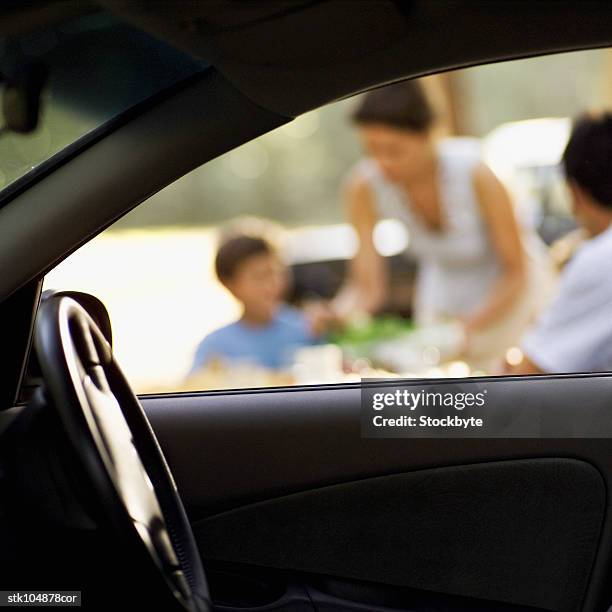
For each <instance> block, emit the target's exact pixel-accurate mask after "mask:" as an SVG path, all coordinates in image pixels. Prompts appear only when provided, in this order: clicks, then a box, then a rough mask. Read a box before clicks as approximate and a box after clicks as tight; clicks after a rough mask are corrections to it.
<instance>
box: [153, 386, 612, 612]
mask: <svg viewBox="0 0 612 612" xmlns="http://www.w3.org/2000/svg"><path fill="white" fill-rule="evenodd" d="M481 383H482V381H480V383H479V382H477V381H473V383H471V382H470V381H467V382H465V383H462V384H467V385H469V384H481ZM419 384H421V385H423V384H435V383H430V382H426V383H424V382H420V383H419ZM488 384H489V385H491V386H490V387H489V388H491V389H494V388H495V387H496V386H498V387H499V388H500V389H501V388H502V387H501V385H503V393H501V394H498V395H496V396H495V397H496V398H498V400H497V401H496V403H495V405H494V406H492V408H491V409H492V410H493V409H494V410H495V411H496V412H498V413H499V414H501V415H502V416H503V415H504V414H505V413H508V414H510V413H511V412H512V411H513V410H516V406H517V405H520V406H522V407H525V406H526V407H529V406H530V399H529V398H530V397H531V398H532V399H531V402H532V404H531V405H533V406H535V402H539V403H540V405H541V406H543V407H544V408H546V407H547V406H550V407H551V409H552V408H553V407H554V406H558V405H560V404H563V405H564V406H567V407H573V408H572V409H575V410H577V411H581V412H582V413H584V419H585V421H588V420H590V419H591V418H592V417H593V415H597V414H599V415H601V414H602V411H603V412H604V413H605V412H606V411H607V409H608V408H609V406H610V403H611V402H610V400H611V399H612V377H610V376H605V375H592V376H590V375H584V376H577V377H571V376H557V377H555V376H551V377H546V378H543V377H537V378H512V379H498V380H490V381H488ZM544 384H545V389H546V393H545V394H542V393H540V391H541V390H542V389H544V387H543V385H544ZM587 390H588V396H587V395H586V392H587ZM586 397H588V401H587V400H586V399H583V398H586ZM536 398H537V399H536ZM142 401H143V405H144V406H145V410H146V411H147V414H148V416H149V418H150V419H151V421H152V424H153V427H154V429H155V430H156V432H157V434H158V437H159V440H160V443H161V444H162V447H163V448H164V451H165V452H166V455H167V457H168V461H169V463H170V465H171V467H172V469H173V472H174V474H175V477H176V479H177V483H178V486H179V489H180V491H181V494H182V496H183V498H184V499H185V503H186V505H187V508H188V512H189V515H190V518H191V521H192V524H193V526H194V529H195V532H196V536H197V538H198V542H199V545H200V547H201V552H202V554H203V556H204V558H205V559H206V561H207V563H208V565H209V567H215V564H217V563H222V564H225V566H226V567H227V566H229V567H230V573H231V572H234V573H235V575H236V576H245V575H248V574H249V571H250V570H245V569H244V568H243V567H241V566H244V567H247V568H255V570H256V571H259V572H261V571H263V572H264V577H265V579H266V580H269V581H270V582H271V583H278V582H279V581H280V582H281V583H282V584H283V585H284V586H285V587H286V588H285V590H284V591H283V588H280V591H282V593H281V595H279V592H278V589H276V590H274V589H273V590H272V591H273V592H274V593H275V594H276V595H277V596H278V597H277V599H276V603H278V604H279V605H280V606H281V607H276V608H274V607H272V608H268V607H263V608H261V606H260V608H261V609H294V608H292V607H291V605H292V604H291V605H289V607H287V608H283V606H284V605H286V602H284V603H283V596H285V595H286V593H288V592H289V593H294V594H295V593H296V592H297V593H300V594H301V593H303V589H306V591H307V592H308V594H309V597H310V599H311V600H312V601H315V602H318V603H316V604H315V605H316V609H319V610H321V609H329V610H332V609H334V610H336V609H337V610H353V609H360V608H358V607H355V606H359V605H362V606H363V605H365V606H366V608H363V609H369V610H375V609H379V610H384V609H385V607H384V605H383V604H384V601H386V600H388V599H389V598H391V600H392V601H393V602H395V603H394V604H393V605H394V609H406V610H407V609H414V610H418V609H434V610H444V609H449V610H458V609H475V606H476V605H484V606H485V608H484V609H498V608H497V607H496V606H502V605H511V606H519V607H520V609H548V610H558V611H570V610H595V609H600V607H601V606H602V605H605V604H607V603H608V599H607V598H608V597H609V593H608V591H607V582H606V578H607V572H608V570H609V566H608V557H609V554H610V549H609V545H608V541H609V539H610V530H611V525H610V516H609V499H608V494H607V491H608V487H609V480H610V475H611V474H612V456H611V453H610V449H611V448H612V445H611V443H610V441H609V440H607V439H605V438H599V439H596V438H592V439H589V438H578V437H576V438H565V439H563V438H514V439H512V438H508V439H460V438H455V439H368V438H362V437H361V433H360V410H361V394H360V388H359V386H354V385H345V386H342V385H339V386H328V387H312V388H303V387H302V388H287V389H270V390H259V391H236V392H223V393H221V392H219V393H201V394H176V395H165V396H148V397H147V396H146V397H144V398H142ZM236 568H237V569H236ZM279 572H280V574H279ZM284 573H288V574H289V578H287V577H286V576H285V574H284ZM279 576H281V577H280V578H279ZM330 581H332V583H333V584H334V585H335V586H334V588H329V584H330ZM214 582H215V581H214V580H211V583H212V584H213V585H214ZM322 584H324V585H325V586H323V587H322V586H321V585H322ZM338 585H344V586H340V587H338ZM347 585H348V586H347ZM367 585H374V586H373V587H372V588H374V591H375V593H376V594H375V595H374V596H373V599H370V600H368V597H369V595H368V593H369V592H370V591H368V590H367ZM363 589H366V591H365V592H364V591H363ZM376 589H378V591H377V590H376ZM396 589H399V590H400V594H399V595H397V596H396V595H395V590H396ZM213 591H214V589H213ZM346 591H348V592H349V593H350V597H345V596H344V595H343V594H345V592H346ZM391 594H393V596H391ZM213 595H214V593H213ZM339 595H340V596H339ZM317 597H318V598H319V600H320V601H319V600H317ZM440 597H447V598H448V597H450V598H451V599H453V598H454V601H451V603H435V600H436V598H440ZM419 598H420V601H422V602H425V603H423V604H422V606H424V607H420V608H419V607H418V605H417V604H416V603H415V604H414V606H416V607H412V608H411V607H410V606H411V605H413V603H412V602H417V601H419ZM465 598H467V600H468V601H470V602H471V603H470V604H469V605H467V607H466V604H465V603H464V602H463V600H464V599H465ZM247 599H248V598H247ZM364 601H367V603H364ZM338 602H340V603H338ZM398 602H401V604H398ZM475 602H477V603H475ZM482 602H494V603H489V604H486V603H482ZM273 604H274V602H268V604H266V605H273ZM419 605H420V604H419ZM334 606H335V607H334ZM351 606H353V607H351ZM376 606H378V607H376ZM401 606H404V607H401ZM427 606H429V607H427ZM432 606H433V607H432ZM444 606H446V607H444ZM461 606H463V607H461ZM243 607H244V606H243ZM251 608H252V609H259V608H257V607H253V606H251ZM219 609H223V608H219ZM227 609H231V607H230V608H227ZM499 609H503V608H499ZM510 609H516V608H515V607H511V608H510Z"/></svg>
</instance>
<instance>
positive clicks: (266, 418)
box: [0, 0, 612, 612]
mask: <svg viewBox="0 0 612 612" xmlns="http://www.w3.org/2000/svg"><path fill="white" fill-rule="evenodd" d="M75 20H76V21H77V22H79V23H81V24H83V23H87V24H89V25H88V26H87V27H85V26H83V29H82V30H80V29H78V28H77V27H76V26H70V27H68V26H66V25H65V24H67V23H75ZM79 20H81V21H79ZM105 20H106V21H105ZM92 23H93V24H106V23H110V24H111V25H112V27H111V30H112V35H109V36H106V37H105V36H104V35H103V31H105V30H104V27H106V26H103V25H95V27H94V26H91V24H92ZM96 28H97V29H96ZM111 30H109V31H111ZM41 32H43V33H45V32H46V33H49V32H53V36H55V37H60V34H59V33H61V36H64V35H65V36H67V37H68V36H73V39H74V40H76V39H78V40H79V42H78V44H79V45H82V46H80V47H74V48H72V50H70V49H69V50H68V51H63V52H57V53H55V52H53V53H51V52H50V53H49V54H48V55H45V53H46V51H44V49H43V51H40V52H37V54H38V56H40V57H42V58H47V59H48V61H47V65H46V71H47V74H46V77H45V78H46V80H47V81H48V82H51V83H52V85H53V87H57V88H58V89H57V90H58V91H61V92H62V93H61V95H64V96H67V99H69V98H70V96H75V97H78V96H79V95H80V93H79V92H80V91H81V90H82V91H83V92H85V94H86V96H85V97H86V98H87V104H88V105H89V106H88V107H87V109H89V110H88V111H87V112H89V111H91V113H93V114H92V115H91V116H89V118H88V115H87V112H85V111H83V126H84V127H83V128H82V130H81V133H79V134H77V135H76V136H74V138H73V137H72V136H70V140H69V141H68V142H65V143H61V145H58V147H57V150H55V151H51V152H50V154H49V155H48V157H47V158H46V159H43V160H39V161H37V163H35V164H33V165H32V167H31V168H30V167H28V168H25V167H23V168H19V169H15V171H14V176H13V175H11V176H13V178H12V179H11V180H10V181H8V182H6V181H5V182H4V186H3V188H2V190H1V191H0V232H1V237H2V239H1V240H0V258H1V260H2V261H3V266H2V274H0V329H1V330H2V338H3V351H2V357H1V359H0V363H1V364H2V370H3V372H2V376H1V377H0V394H1V398H2V401H1V404H0V585H2V590H9V589H13V590H14V591H18V590H22V591H23V590H33V591H42V590H45V591H58V590H66V591H68V590H71V591H72V590H74V591H81V593H82V604H81V605H82V607H85V608H86V609H92V610H93V609H100V610H108V609H110V607H111V606H113V607H120V608H122V609H123V608H125V609H126V610H127V609H129V610H168V611H170V610H189V611H191V612H205V611H208V610H219V611H226V612H230V611H234V612H237V611H239V610H242V611H253V612H255V611H259V610H261V611H264V610H269V611H283V610H288V611H296V612H299V611H305V612H306V611H317V612H332V611H335V612H341V611H365V610H368V611H378V612H390V611H392V610H404V611H415V612H416V611H422V612H423V611H434V610H435V611H448V612H450V611H460V610H483V611H484V610H487V611H492V610H499V611H515V610H516V611H518V610H525V611H527V610H533V611H536V610H538V611H549V612H551V611H554V612H578V611H585V612H587V611H593V612H595V611H605V610H608V609H612V579H611V578H612V506H611V502H610V499H609V495H608V493H609V491H608V487H609V486H612V443H611V441H610V439H609V438H606V437H603V436H600V435H599V433H598V432H597V431H595V430H593V429H591V430H588V431H587V433H586V434H585V435H582V436H580V437H578V436H574V435H572V434H571V433H568V435H567V436H566V437H562V436H558V437H520V436H519V437H512V436H508V437H495V438H491V437H489V438H487V437H480V438H479V437H460V436H457V437H449V438H439V437H438V438H409V439H408V438H399V437H397V438H393V439H389V438H384V439H383V438H375V437H363V436H362V431H361V420H360V414H361V408H362V390H363V388H364V387H366V386H368V385H373V384H379V383H372V382H367V381H364V382H341V383H334V384H331V383H329V384H318V385H294V386H291V387H287V386H276V387H269V388H234V389H225V390H210V389H205V390H197V391H196V390H193V391H182V390H180V391H179V390H177V391H168V392H151V393H137V392H136V391H135V390H134V386H133V385H131V384H130V380H129V376H126V374H124V373H123V370H122V368H121V363H120V360H118V359H117V358H116V355H115V354H114V353H113V346H114V345H115V344H117V342H118V332H117V328H116V327H115V326H113V321H112V317H111V315H110V314H109V312H111V309H110V308H109V309H107V307H106V305H105V304H104V303H103V302H104V300H102V299H101V298H100V296H97V295H92V294H91V293H88V292H86V291H83V290H82V288H81V287H71V288H68V289H62V290H55V291H54V290H49V289H45V287H43V282H44V278H45V276H47V275H48V274H50V273H51V272H52V271H53V270H54V269H55V268H56V267H57V266H58V265H59V264H60V263H61V262H62V261H64V260H66V259H67V258H69V257H70V255H71V254H73V253H75V252H76V251H78V249H79V248H80V247H82V246H83V245H86V244H87V243H89V242H90V241H91V240H92V239H94V238H95V237H96V236H97V235H98V234H100V233H101V232H103V231H104V230H105V229H106V228H108V227H109V226H111V225H112V224H113V223H115V222H116V221H117V220H119V219H121V218H122V217H124V216H125V215H127V214H128V213H129V212H130V211H132V210H133V209H135V208H136V207H138V206H139V205H140V204H142V203H144V202H145V201H146V200H147V199H148V198H149V197H150V196H152V195H153V194H155V193H157V192H159V191H160V190H162V189H163V188H165V187H166V186H168V185H170V184H171V183H173V182H175V181H177V180H178V179H180V178H181V177H183V176H185V175H187V174H188V173H190V172H191V171H192V170H194V169H196V168H198V167H200V166H202V165H204V164H206V163H207V162H209V161H211V160H213V159H215V158H217V157H219V156H221V155H223V154H224V153H227V152H230V151H232V150H234V149H236V148H237V147H239V146H240V145H243V144H244V143H247V142H250V141H252V140H253V139H255V138H257V137H259V136H261V135H263V134H266V133H268V132H271V131H272V130H274V129H276V128H279V127H280V126H283V125H290V122H292V121H293V120H295V119H296V118H297V117H299V116H301V115H303V114H305V113H307V112H309V111H313V110H315V109H319V108H321V107H324V106H326V105H329V104H331V103H333V102H337V101H341V100H345V99H348V98H350V97H351V96H354V95H356V94H359V93H362V92H364V91H367V90H371V89H373V88H377V87H379V86H382V85H385V84H388V83H392V82H395V81H400V80H405V79H410V78H416V77H424V76H426V75H433V74H436V73H440V72H444V71H448V70H456V69H460V68H467V67H471V66H477V65H485V64H487V65H494V64H496V63H498V62H504V61H507V60H516V59H520V58H531V57H538V56H544V55H552V54H558V53H563V52H573V51H580V50H589V49H604V48H606V47H612V4H610V3H608V2H598V1H590V0H589V1H585V2H581V3H575V2H565V1H552V0H543V1H541V2H520V1H513V0H511V1H504V0H491V1H488V2H471V1H468V0H453V1H449V2H428V1H425V0H414V1H409V2H401V1H399V0H398V1H394V0H378V1H356V2H343V1H337V0H314V1H313V0H286V1H284V2H276V1H268V0H264V1H261V2H244V1H241V0H211V1H206V2H193V1H182V0H181V1H178V2H174V3H170V2H165V1H158V0H154V1H151V2H144V1H141V0H101V1H96V2H93V1H91V2H90V1H89V0H88V1H84V2H70V1H68V2H50V1H45V0H37V1H36V2H8V3H6V5H5V8H3V11H2V13H1V14H0V38H1V39H2V42H3V46H2V48H3V51H2V55H1V56H0V72H1V73H2V82H3V84H4V87H5V97H6V98H7V99H8V95H7V94H8V92H9V88H10V87H13V88H15V92H16V96H17V97H18V95H23V96H25V99H26V102H25V103H24V104H25V108H26V110H23V108H22V107H19V109H20V111H23V113H25V115H24V116H25V117H26V118H28V117H29V118H30V119H31V118H32V117H35V116H36V114H37V111H32V110H31V108H30V107H31V106H32V104H33V105H34V107H36V106H37V104H38V103H39V102H40V103H41V104H42V103H44V100H45V99H44V97H43V98H42V99H41V100H39V99H38V98H37V97H36V95H34V97H33V98H32V95H33V94H32V89H34V90H37V88H38V90H40V88H41V87H43V85H42V80H37V79H38V77H37V76H36V75H38V74H39V73H38V72H35V73H32V72H31V71H30V72H28V71H25V72H23V73H21V72H18V69H15V72H11V70H13V69H14V66H15V65H16V60H15V58H16V57H17V58H19V57H22V56H21V55H19V54H18V53H17V52H16V51H15V49H18V48H19V49H21V50H22V51H23V49H27V48H28V47H27V46H26V44H25V43H24V42H23V41H29V43H28V44H30V47H29V48H33V46H34V45H35V44H36V45H38V44H41V45H42V44H46V43H45V42H44V41H45V40H47V39H45V38H44V37H41V36H39V34H40V33H41ZM58 32H59V33H58ZM91 32H93V34H92V33H91ZM73 39H71V40H73ZM41 41H43V42H41ZM151 41H159V44H160V45H161V44H163V50H158V48H157V47H156V46H155V45H156V44H157V42H156V43H155V44H154V43H152V42H151ZM17 43H19V44H17ZM75 44H76V43H75ZM115 47H116V49H115ZM75 49H78V51H75ZM113 49H115V50H113ZM132 51H133V53H134V56H136V54H137V53H138V54H139V55H138V61H139V62H140V64H138V65H139V68H138V71H136V72H129V71H127V69H126V72H125V74H123V75H122V74H118V73H115V72H113V71H112V70H108V71H106V73H104V71H101V72H99V73H98V72H96V71H91V70H88V69H87V68H84V69H83V70H82V71H79V70H76V68H74V66H75V65H77V64H78V62H77V61H76V59H74V60H73V59H72V57H76V54H81V53H82V57H83V58H84V60H83V63H82V65H83V66H85V67H87V65H88V64H87V61H85V60H86V59H87V58H95V57H99V54H105V53H108V54H109V57H111V56H112V54H115V55H114V57H116V58H121V57H122V55H121V54H126V58H127V54H129V53H132ZM20 53H21V52H20ZM62 53H63V54H62ZM71 54H73V55H71ZM26 55H27V54H26ZM31 55H32V54H30V56H31ZM30 56H29V57H30ZM125 62H126V65H127V63H128V60H127V59H126V60H125ZM17 64H18V62H17ZM78 65H79V66H81V64H78ZM91 65H92V66H93V65H94V64H91ZM96 65H97V64H96ZM135 65H136V64H135ZM71 67H72V68H71ZM149 67H150V70H149ZM17 68H19V66H18V67H17ZM28 70H30V68H28ZM13 74H18V77H15V78H12V77H11V75H13ZM32 74H34V76H32ZM24 75H25V76H24ZM574 76H575V75H571V74H570V75H568V83H569V84H570V86H571V83H572V78H573V77H574ZM20 78H22V79H23V80H22V81H20V80H19V79H20ZM138 78H141V81H142V83H141V84H139V85H138V86H136V85H135V86H134V87H127V86H126V90H128V89H129V95H127V94H126V96H124V97H123V98H121V97H120V96H118V95H117V97H113V96H114V92H113V90H112V87H113V84H114V86H116V87H117V89H120V88H121V87H120V86H119V83H122V82H123V81H121V79H125V83H128V82H130V83H131V80H138ZM54 79H55V80H54ZM23 83H25V85H23ZM32 83H34V85H32ZM37 84H38V85H37ZM96 84H99V85H100V87H106V86H108V87H110V88H111V90H110V91H111V93H112V95H110V96H109V97H108V100H110V102H108V100H107V101H106V102H105V104H106V106H105V104H103V103H102V102H100V95H99V91H98V90H97V89H96V87H97V85H96ZM58 95H60V94H58ZM28 96H30V97H28ZM11 99H13V100H14V99H15V97H13V98H11ZM3 103H4V114H5V119H4V121H5V123H7V127H6V128H5V129H6V130H11V129H12V130H14V131H19V130H26V131H27V129H28V128H24V127H23V125H24V121H22V122H21V124H20V123H19V121H18V119H19V117H18V116H16V115H15V111H14V110H13V111H12V110H11V106H10V101H9V102H6V100H4V101H3ZM15 104H17V103H15ZM83 108H85V107H83ZM28 109H29V110H28ZM91 109H94V110H91ZM94 111H95V112H94ZM32 113H33V114H32ZM91 117H95V127H93V128H90V127H88V126H89V125H90V124H89V123H87V121H90V120H91ZM11 119H12V120H13V123H11ZM27 123H28V122H27V121H25V124H27ZM91 125H94V124H93V123H92V124H91ZM79 129H80V128H79ZM3 131H4V130H3ZM2 137H3V135H2V134H0V139H1V138H2ZM7 146H9V145H7ZM0 147H2V143H1V142H0ZM1 150H2V151H4V149H1ZM7 150H8V151H9V152H8V153H6V154H5V153H2V163H3V164H4V158H5V157H6V156H9V159H10V155H11V153H10V151H11V150H12V149H10V146H9V148H8V149H7ZM9 165H10V164H8V163H7V167H6V168H4V166H3V167H2V172H3V173H4V174H6V175H7V176H9V170H10V171H13V170H12V169H11V168H9ZM334 266H335V267H334ZM334 266H332V267H331V268H330V269H331V270H332V273H330V274H331V276H330V277H329V278H327V277H326V278H327V281H326V282H327V284H325V285H324V287H323V288H322V289H321V292H320V293H321V294H322V295H324V296H325V295H326V292H327V293H328V294H329V295H332V294H333V293H334V292H335V291H336V289H337V287H338V285H339V283H340V281H339V278H340V277H341V275H342V270H343V267H342V266H343V264H342V262H336V263H335V264H334ZM312 269H313V266H311V267H310V268H309V267H308V266H306V265H305V264H297V265H296V266H295V267H294V276H295V279H296V284H295V286H294V287H293V291H294V295H293V297H292V298H291V299H293V300H295V301H298V300H299V299H300V295H304V294H308V292H309V291H310V290H311V286H310V285H309V283H310V280H311V279H312V278H313V272H312ZM314 269H315V270H316V269H317V268H316V266H314ZM91 274H92V275H93V274H95V271H94V270H91ZM402 274H403V276H402ZM406 274H408V277H406ZM413 274H414V270H413V269H411V270H408V272H406V271H405V270H403V271H402V270H399V271H397V275H398V277H401V278H403V279H405V278H411V276H410V275H413ZM315 276H316V273H315ZM406 282H408V281H406ZM300 291H301V292H302V294H300ZM392 310H393V311H394V312H400V311H401V307H400V306H394V307H393V308H392ZM134 316H135V317H137V316H140V313H136V312H135V313H134ZM143 316H144V315H143ZM203 316H204V317H206V309H205V307H204V311H203ZM169 319H170V317H169ZM171 323H172V322H171V321H170V320H168V321H160V322H159V325H160V326H162V325H166V324H167V325H171ZM155 350H159V351H160V352H161V351H163V350H164V349H163V347H161V346H160V347H155ZM418 382H419V384H423V385H430V384H435V385H437V386H438V387H440V388H446V386H447V387H449V388H454V386H457V385H459V384H460V385H461V389H465V390H472V389H480V387H479V385H482V384H484V383H486V385H487V387H488V389H489V400H490V403H491V404H492V407H493V408H494V410H495V413H496V415H498V416H499V418H500V419H501V420H502V421H503V419H505V418H506V417H507V418H510V417H511V415H512V414H514V412H515V411H516V410H517V407H520V408H521V409H522V410H524V411H526V413H527V412H529V411H530V410H531V409H532V408H533V409H535V408H536V407H537V408H538V409H543V410H547V409H550V410H551V413H552V412H554V411H555V410H561V411H568V412H572V411H580V412H581V413H582V414H583V415H584V420H585V422H588V421H589V419H591V418H593V419H595V418H596V417H597V416H598V415H602V414H603V415H606V414H607V411H608V410H609V406H610V402H611V399H612V375H611V374H610V373H609V372H608V373H606V372H582V373H576V374H573V373H560V374H547V375H534V376H515V377H502V376H495V375H490V376H486V377H480V378H467V379H464V380H462V381H461V382H460V383H458V382H457V381H456V380H453V379H452V378H450V379H439V380H433V381H432V380H428V381H422V380H420V379H419V381H418ZM238 386H239V385H238ZM491 400H492V401H491Z"/></svg>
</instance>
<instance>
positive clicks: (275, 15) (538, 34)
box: [103, 0, 612, 117]
mask: <svg viewBox="0 0 612 612" xmlns="http://www.w3.org/2000/svg"><path fill="white" fill-rule="evenodd" d="M103 4H104V5H105V6H107V7H108V8H109V9H111V10H113V11H114V12H116V13H117V14H118V15H119V16H121V17H123V18H125V19H126V20H128V21H130V22H132V23H133V24H134V25H136V26H139V27H143V28H146V29H148V30H149V31H150V32H151V33H152V34H154V35H156V36H158V37H160V38H162V39H165V40H166V41H168V42H170V43H171V44H174V45H176V46H179V47H180V48H181V49H182V50H184V51H187V52H189V53H191V54H193V55H195V56H196V57H199V58H201V59H206V60H207V61H209V62H211V63H212V64H214V65H215V67H216V68H217V69H218V70H219V71H220V72H221V73H223V74H224V76H225V77H226V78H227V79H228V80H229V81H231V82H232V83H233V84H234V85H235V87H236V88H237V89H239V90H240V91H242V92H243V93H244V94H245V95H246V96H248V97H249V98H250V99H251V100H252V101H254V102H256V103H257V104H259V105H261V106H263V107H265V108H267V109H269V110H271V111H272V112H275V113H278V114H281V115H285V116H290V117H295V116H297V115H299V114H301V113H303V112H306V111H308V110H311V109H313V108H316V107H319V106H321V105H323V104H327V103H329V102H331V101H333V100H337V99H340V98H344V97H346V96H348V95H351V94H353V93H357V92H359V91H362V90H365V89H369V88H372V87H376V86H378V85H381V84H384V83H389V82H392V81H395V80H399V79H403V78H407V77H414V76H422V75H425V74H431V73H434V72H439V71H443V70H449V69H455V68H460V67H466V66H473V65H477V64H481V63H491V62H497V61H502V60H508V59H516V58H522V57H530V56H534V55H542V54H547V53H557V52H561V51H570V50H577V49H585V48H594V47H602V46H606V45H609V44H612V26H611V25H610V24H611V21H612V5H611V3H609V2H601V1H592V0H586V1H584V2H581V3H580V11H579V12H577V10H576V4H575V2H568V1H567V0H540V1H538V2H523V1H520V0H489V1H487V2H473V1H470V0H450V1H447V2H431V0H412V1H407V2H406V1H405V2H401V1H393V0H376V1H371V0H370V1H368V0H362V1H354V2H350V3H348V2H338V1H333V0H319V1H305V0H294V1H292V2H289V3H282V6H283V9H280V8H279V3H278V2H272V1H263V2H257V3H248V2H244V1H236V0H213V1H210V2H186V3H181V4H180V6H181V7H182V10H175V9H174V8H173V7H171V6H169V5H168V3H166V2H163V1H160V0H153V1H150V0H148V1H146V2H145V1H144V0H105V1H103ZM347 6H350V10H347ZM568 24H571V27H568Z"/></svg>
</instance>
